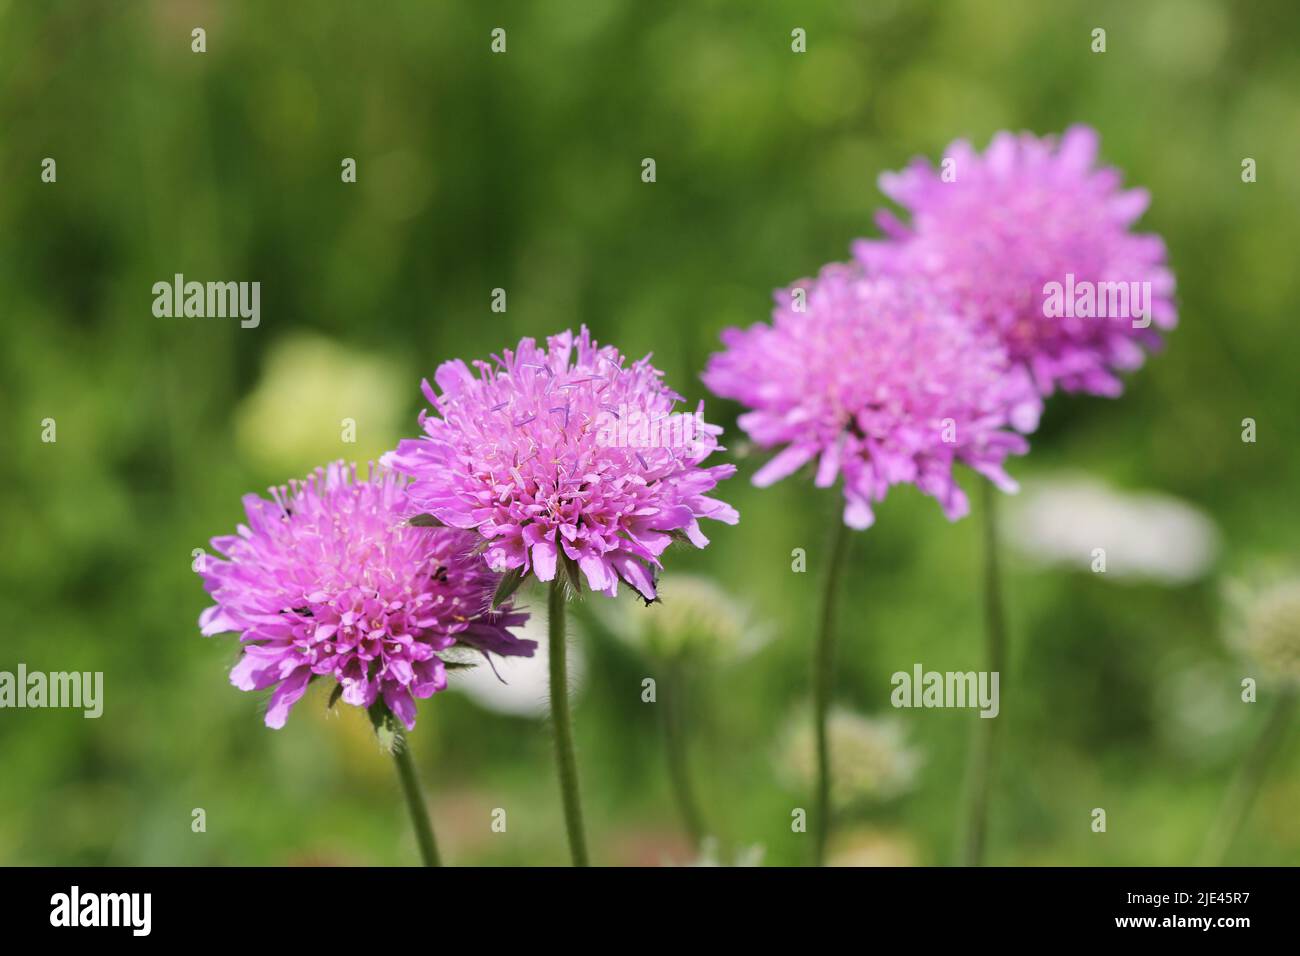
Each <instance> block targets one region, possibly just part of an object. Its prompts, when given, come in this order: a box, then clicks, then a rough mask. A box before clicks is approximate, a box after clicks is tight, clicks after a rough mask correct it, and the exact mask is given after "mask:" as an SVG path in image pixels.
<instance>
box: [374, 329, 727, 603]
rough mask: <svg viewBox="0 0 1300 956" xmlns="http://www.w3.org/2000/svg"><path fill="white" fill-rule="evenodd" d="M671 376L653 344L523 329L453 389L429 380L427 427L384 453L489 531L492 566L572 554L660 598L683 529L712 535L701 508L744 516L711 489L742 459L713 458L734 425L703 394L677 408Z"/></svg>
mask: <svg viewBox="0 0 1300 956" xmlns="http://www.w3.org/2000/svg"><path fill="white" fill-rule="evenodd" d="M661 379H662V373H661V372H660V371H659V370H657V369H656V368H655V367H654V366H653V365H651V364H650V360H649V357H648V356H647V357H646V358H644V359H641V360H640V361H637V362H633V363H631V364H627V363H626V361H625V360H624V358H623V356H622V355H621V354H620V353H619V352H618V350H616V349H614V348H613V347H611V346H608V345H606V346H603V347H598V346H597V344H596V343H595V342H594V341H592V339H591V336H590V334H589V333H588V331H587V329H586V328H585V327H584V328H583V329H582V330H581V331H580V332H579V334H578V335H577V336H574V335H573V334H572V333H571V332H563V333H561V334H559V335H553V336H551V337H549V338H548V339H547V341H546V345H545V347H542V346H539V345H537V343H536V342H535V341H534V340H533V339H531V338H528V339H524V340H523V341H521V342H520V343H519V347H518V348H517V349H514V350H510V349H506V350H503V352H502V354H501V355H500V356H494V357H493V361H492V362H490V363H489V362H483V361H476V362H475V363H474V371H471V370H470V368H469V367H467V366H466V365H465V363H464V362H462V361H459V360H456V361H452V362H446V363H444V364H443V365H442V366H440V367H439V368H438V371H437V374H436V375H435V381H436V382H437V385H438V389H439V390H440V394H439V393H435V392H434V390H433V388H432V387H431V386H430V385H429V383H428V382H427V381H425V382H424V383H422V384H423V389H424V394H425V396H426V397H427V398H428V400H429V402H430V404H431V405H432V406H433V412H432V414H425V413H421V416H420V424H421V426H422V428H423V430H424V432H425V437H423V438H420V439H410V440H406V441H403V442H401V443H400V444H399V445H398V447H397V449H396V451H393V452H389V454H388V455H386V456H385V457H384V463H385V464H386V465H387V466H389V467H391V468H393V469H395V470H397V471H399V472H403V473H405V474H408V475H411V476H412V477H413V478H414V481H413V482H412V483H411V486H410V494H411V498H412V500H413V502H414V503H415V505H416V506H417V507H418V508H419V509H420V510H422V511H426V512H428V513H430V514H432V515H434V516H435V517H436V518H438V519H439V520H440V521H442V522H443V523H444V524H447V525H450V526H452V527H455V528H466V529H469V528H472V529H475V530H477V531H478V532H479V533H480V534H481V535H482V536H483V537H484V538H486V539H487V547H486V550H485V552H484V555H485V557H486V559H487V562H488V564H489V565H490V566H491V568H492V569H493V570H495V571H506V570H511V569H521V570H522V571H523V572H524V573H527V572H530V571H531V572H532V573H533V574H535V575H536V576H537V578H538V579H539V580H542V581H550V580H552V579H553V578H554V577H555V574H556V565H557V562H558V561H559V560H561V559H564V558H567V559H568V560H570V561H573V562H575V563H576V565H577V567H578V568H579V569H580V570H581V573H582V574H583V575H584V576H585V577H586V580H587V582H588V584H589V585H590V586H591V588H592V589H593V590H596V591H602V592H604V593H606V594H610V595H613V594H616V593H617V590H618V583H619V581H620V580H622V581H624V582H626V583H628V584H629V585H631V586H632V587H633V588H635V589H636V590H637V591H638V592H640V593H641V595H642V596H643V597H645V599H646V600H653V599H654V598H655V571H656V569H658V568H659V567H660V555H661V554H662V553H663V551H664V549H665V548H667V547H668V545H669V544H670V543H671V541H672V540H673V537H674V535H675V534H677V533H680V534H681V535H683V536H685V537H686V538H687V539H689V540H690V541H691V543H693V544H694V545H695V546H696V547H704V546H705V545H706V544H708V539H707V538H706V537H705V536H704V534H703V533H702V532H701V530H700V524H699V519H701V518H712V519H714V520H717V521H723V522H726V523H727V524H735V523H736V521H737V520H738V515H737V514H736V511H735V509H733V508H731V507H730V506H728V505H726V504H724V503H723V502H721V501H718V500H716V499H714V498H710V497H708V492H710V491H712V490H713V488H714V487H715V486H716V485H717V483H718V482H719V481H721V480H722V479H724V478H727V477H729V476H730V475H732V474H733V473H734V472H735V466H733V465H715V466H712V467H703V466H702V465H701V463H702V462H703V461H704V460H705V459H706V458H708V456H709V455H711V454H712V453H713V452H714V451H715V450H717V449H718V444H717V436H718V435H719V434H720V433H721V429H720V428H718V427H717V426H713V425H708V424H706V423H705V422H704V421H703V418H702V411H703V405H702V404H701V405H700V407H699V408H698V409H697V411H696V412H695V413H694V414H693V415H690V414H685V413H679V412H676V411H675V409H676V407H677V406H678V404H679V403H681V402H682V398H681V396H679V395H677V394H675V393H674V392H672V391H671V390H669V389H668V388H667V387H665V386H664V384H663V382H662V380H661ZM674 416H676V417H674ZM647 424H649V425H651V426H653V427H651V428H648V429H647V427H646V426H647ZM668 425H672V426H674V427H672V428H669V427H667V426H668Z"/></svg>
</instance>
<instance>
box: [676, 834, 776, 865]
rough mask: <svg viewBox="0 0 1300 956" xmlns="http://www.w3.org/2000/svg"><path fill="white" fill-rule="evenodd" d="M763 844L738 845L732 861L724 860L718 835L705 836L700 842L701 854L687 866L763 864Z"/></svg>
mask: <svg viewBox="0 0 1300 956" xmlns="http://www.w3.org/2000/svg"><path fill="white" fill-rule="evenodd" d="M763 853H764V849H763V844H761V843H755V844H753V845H751V846H742V847H737V848H736V850H735V852H734V853H733V854H732V856H731V859H730V861H727V860H723V858H722V853H721V851H720V850H719V848H718V838H717V837H711V836H710V837H705V838H704V839H703V840H702V841H701V842H700V855H699V856H698V857H696V858H695V859H694V860H692V861H691V862H690V863H687V864H686V865H687V866H762V865H763Z"/></svg>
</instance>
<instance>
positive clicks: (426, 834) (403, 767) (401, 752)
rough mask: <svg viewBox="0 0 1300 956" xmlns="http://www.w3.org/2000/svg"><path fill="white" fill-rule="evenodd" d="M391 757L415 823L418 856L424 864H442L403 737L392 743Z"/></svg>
mask: <svg viewBox="0 0 1300 956" xmlns="http://www.w3.org/2000/svg"><path fill="white" fill-rule="evenodd" d="M393 759H394V760H395V761H396V762H397V777H398V779H399V780H401V782H402V793H403V794H405V795H406V808H407V810H409V811H410V812H411V823H413V824H414V825H415V841H416V843H418V844H419V845H420V858H421V859H422V860H424V865H425V866H442V861H441V860H439V859H438V844H437V842H436V841H435V840H434V838H433V824H432V823H430V822H429V809H428V807H426V806H425V803H424V794H423V793H421V792H420V781H419V778H417V777H416V775H415V765H414V764H413V763H411V751H410V749H409V748H408V746H407V742H406V740H405V738H399V739H398V740H397V741H395V742H394V745H393Z"/></svg>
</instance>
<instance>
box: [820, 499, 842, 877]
mask: <svg viewBox="0 0 1300 956" xmlns="http://www.w3.org/2000/svg"><path fill="white" fill-rule="evenodd" d="M849 533H850V532H849V529H848V526H847V525H845V524H844V521H843V519H842V518H841V516H840V514H839V512H838V511H836V513H835V528H834V530H833V531H832V532H831V549H830V560H829V562H828V563H827V566H826V576H825V578H824V579H823V587H822V605H821V618H820V620H819V626H818V629H817V641H816V643H815V644H814V645H813V724H814V727H815V732H816V738H817V792H816V797H815V803H814V805H813V820H812V824H813V864H814V865H815V866H821V865H822V863H824V862H825V859H826V841H827V839H828V838H829V837H830V832H831V813H832V809H831V758H830V741H829V739H828V738H827V733H826V718H827V713H828V712H829V710H830V698H831V676H832V674H833V672H834V665H835V640H834V638H835V628H834V623H835V596H836V592H837V590H838V588H839V581H840V574H841V569H840V565H842V564H843V563H844V554H845V551H846V550H847V548H848V542H849Z"/></svg>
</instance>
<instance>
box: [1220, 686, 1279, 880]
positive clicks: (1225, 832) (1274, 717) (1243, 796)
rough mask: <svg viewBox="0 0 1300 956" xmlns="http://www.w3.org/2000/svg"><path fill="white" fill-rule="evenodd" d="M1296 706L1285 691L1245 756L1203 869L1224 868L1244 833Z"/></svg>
mask: <svg viewBox="0 0 1300 956" xmlns="http://www.w3.org/2000/svg"><path fill="white" fill-rule="evenodd" d="M1295 704H1296V694H1295V692H1294V691H1291V690H1285V691H1283V692H1282V694H1281V696H1280V697H1278V699H1277V703H1276V704H1274V705H1273V711H1272V713H1270V714H1269V715H1268V721H1267V722H1266V723H1265V724H1264V729H1263V730H1261V731H1260V734H1259V736H1258V737H1256V738H1255V743H1254V746H1252V747H1251V749H1250V751H1249V752H1248V753H1247V754H1246V759H1245V760H1244V761H1243V762H1242V765H1241V767H1240V769H1239V770H1238V771H1237V774H1236V776H1235V777H1234V778H1233V780H1232V783H1231V784H1230V785H1229V787H1228V793H1227V795H1226V796H1225V797H1224V799H1223V806H1222V807H1221V808H1220V810H1219V816H1218V819H1217V820H1215V823H1214V826H1213V828H1212V829H1211V830H1210V835H1209V837H1207V839H1206V841H1205V849H1204V850H1203V851H1202V853H1201V863H1202V865H1206V866H1222V865H1223V860H1224V858H1225V857H1226V856H1227V855H1228V851H1229V850H1230V849H1232V843H1233V841H1234V840H1235V839H1236V838H1237V834H1238V833H1239V832H1240V831H1241V825H1242V824H1243V823H1245V822H1246V815H1247V814H1248V813H1249V812H1250V807H1251V804H1253V803H1254V802H1255V797H1256V796H1258V794H1259V788H1260V785H1261V784H1263V782H1264V774H1265V772H1266V771H1267V769H1268V763H1269V759H1270V758H1271V757H1272V756H1273V753H1274V751H1276V750H1277V747H1278V745H1279V744H1280V743H1281V742H1282V737H1283V735H1284V734H1285V733H1286V727H1287V724H1288V723H1289V722H1290V720H1291V715H1292V713H1293V712H1294V711H1295Z"/></svg>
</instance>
